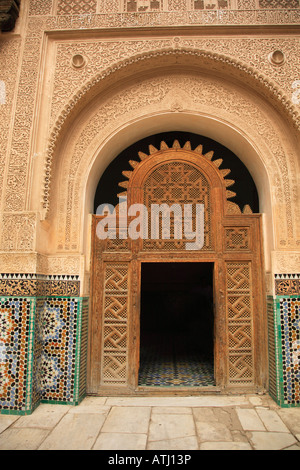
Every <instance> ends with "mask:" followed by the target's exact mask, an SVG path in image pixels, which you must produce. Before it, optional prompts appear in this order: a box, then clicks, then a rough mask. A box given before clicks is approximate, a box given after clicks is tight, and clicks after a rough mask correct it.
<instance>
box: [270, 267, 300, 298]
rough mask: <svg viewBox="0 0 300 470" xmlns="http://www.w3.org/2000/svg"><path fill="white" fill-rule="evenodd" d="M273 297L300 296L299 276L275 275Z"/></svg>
mask: <svg viewBox="0 0 300 470" xmlns="http://www.w3.org/2000/svg"><path fill="white" fill-rule="evenodd" d="M299 271H300V266H299ZM275 295H300V274H275Z"/></svg>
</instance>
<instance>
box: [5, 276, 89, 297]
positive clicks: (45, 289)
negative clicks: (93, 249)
mask: <svg viewBox="0 0 300 470" xmlns="http://www.w3.org/2000/svg"><path fill="white" fill-rule="evenodd" d="M0 295H2V296H23V297H24V296H26V297H32V296H45V295H65V296H69V295H75V296H79V295H80V286H79V276H76V275H74V276H67V275H64V276H60V275H49V276H47V275H41V274H0Z"/></svg>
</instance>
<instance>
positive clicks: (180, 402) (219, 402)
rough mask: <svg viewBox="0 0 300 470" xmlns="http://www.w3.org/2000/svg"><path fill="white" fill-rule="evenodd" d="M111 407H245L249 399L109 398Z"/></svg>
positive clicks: (218, 397)
mask: <svg viewBox="0 0 300 470" xmlns="http://www.w3.org/2000/svg"><path fill="white" fill-rule="evenodd" d="M105 404H106V405H110V406H171V407H174V406H184V407H188V408H190V407H195V406H196V407H197V406H198V407H200V406H206V407H208V406H222V407H225V406H245V405H249V401H248V399H247V398H246V397H245V396H244V395H242V396H232V397H229V396H223V395H220V396H219V395H203V396H198V397H197V396H193V397H174V396H171V397H109V398H107V401H106V402H105Z"/></svg>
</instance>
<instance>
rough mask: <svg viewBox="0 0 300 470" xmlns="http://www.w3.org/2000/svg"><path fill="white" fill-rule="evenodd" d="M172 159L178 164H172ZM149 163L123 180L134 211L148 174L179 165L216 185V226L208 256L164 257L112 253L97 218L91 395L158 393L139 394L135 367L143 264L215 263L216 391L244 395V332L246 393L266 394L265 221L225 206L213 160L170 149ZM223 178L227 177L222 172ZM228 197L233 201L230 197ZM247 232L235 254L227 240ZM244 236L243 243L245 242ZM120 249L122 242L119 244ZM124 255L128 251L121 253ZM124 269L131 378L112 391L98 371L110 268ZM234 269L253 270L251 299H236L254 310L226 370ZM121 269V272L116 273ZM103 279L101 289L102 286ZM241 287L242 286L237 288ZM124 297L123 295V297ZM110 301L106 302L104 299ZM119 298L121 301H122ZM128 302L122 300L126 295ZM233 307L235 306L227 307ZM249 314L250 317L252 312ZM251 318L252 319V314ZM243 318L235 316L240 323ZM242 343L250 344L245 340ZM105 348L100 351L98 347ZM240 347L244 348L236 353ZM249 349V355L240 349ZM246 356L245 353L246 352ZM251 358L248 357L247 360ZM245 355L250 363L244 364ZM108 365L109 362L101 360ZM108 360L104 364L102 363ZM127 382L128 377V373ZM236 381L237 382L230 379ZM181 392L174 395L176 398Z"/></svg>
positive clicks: (133, 244) (132, 250)
mask: <svg viewBox="0 0 300 470" xmlns="http://www.w3.org/2000/svg"><path fill="white" fill-rule="evenodd" d="M172 155H173V160H172ZM146 157H147V156H144V155H143V156H142V157H141V160H142V161H141V163H140V164H138V167H137V169H135V170H134V171H133V172H125V173H126V174H128V173H129V174H131V173H133V175H134V176H133V177H131V176H129V177H130V180H129V183H126V185H125V183H124V187H126V188H127V189H128V194H129V201H131V203H134V201H135V199H134V198H137V201H142V200H143V199H142V196H143V191H142V189H141V188H143V181H145V178H146V177H148V175H150V174H151V171H152V170H151V169H153V168H154V169H157V168H158V167H159V166H160V165H164V164H169V163H172V162H173V161H174V162H177V161H180V162H185V163H187V164H188V163H189V161H191V164H192V165H193V166H194V167H196V166H197V165H198V166H199V169H200V170H202V168H204V170H203V172H204V175H205V177H206V178H208V179H209V181H210V184H211V197H212V200H214V201H215V202H214V204H212V206H211V211H212V212H211V217H212V225H211V228H210V230H211V231H212V232H214V233H211V235H210V236H211V248H209V249H208V250H203V251H201V250H199V251H186V250H184V249H182V250H178V251H174V250H173V251H172V250H171V251H162V250H157V249H154V250H152V251H151V250H150V251H149V250H147V249H146V250H143V245H142V241H141V240H136V241H133V240H130V239H128V240H125V241H124V243H125V244H126V243H127V245H126V246H125V245H122V246H121V245H118V244H117V245H116V246H112V247H111V248H109V247H108V244H107V241H106V240H99V239H97V237H96V225H97V221H98V220H99V216H93V222H92V223H93V227H92V257H91V260H92V264H91V273H92V280H91V281H92V282H91V319H90V341H89V358H88V360H89V366H88V374H89V379H88V384H89V385H88V393H91V394H104V395H105V394H106V395H107V394H141V393H154V389H153V387H151V388H150V387H149V391H148V392H147V391H145V390H141V388H140V387H138V382H137V381H138V366H139V348H140V325H139V318H140V295H141V263H143V262H208V263H209V262H211V263H214V274H213V278H214V304H215V312H214V314H215V319H214V327H215V337H216V338H217V340H216V341H215V348H214V364H215V379H216V387H215V388H214V389H215V390H222V389H224V388H226V389H231V388H233V389H234V388H235V389H238V390H242V385H243V379H241V380H239V378H237V379H235V378H234V373H235V372H234V367H235V366H237V369H236V370H237V376H238V373H239V370H238V367H243V365H240V364H239V357H238V354H242V353H243V351H244V349H245V348H246V346H244V345H245V344H247V337H246V336H247V335H246V333H245V331H246V329H247V327H249V328H250V330H251V332H250V339H249V338H248V349H249V341H250V343H251V347H250V352H249V351H248V353H247V354H248V358H250V360H252V362H253V371H252V372H251V373H252V375H253V384H252V385H249V383H252V382H251V380H252V379H251V380H250V379H249V380H248V382H247V380H246V379H245V382H244V383H245V386H246V389H247V390H248V391H249V390H250V389H252V390H257V388H263V387H266V383H267V322H266V299H265V287H264V265H263V249H262V230H261V215H260V214H252V213H251V214H250V213H249V212H247V213H244V214H242V213H241V211H237V210H236V209H235V205H234V204H233V203H229V202H228V201H227V198H228V193H230V191H228V190H227V189H226V188H227V186H226V185H225V184H224V176H223V175H224V173H221V172H219V170H218V166H219V164H214V163H213V162H211V161H210V159H211V156H209V157H206V156H203V155H202V154H200V152H198V154H196V153H195V152H193V151H191V150H189V149H188V148H185V149H178V146H176V149H175V150H174V152H173V151H172V149H168V150H167V151H166V152H165V153H164V152H163V151H162V152H161V153H160V152H157V151H156V152H154V155H151V156H150V158H148V157H147V158H146ZM222 171H223V172H225V176H226V174H227V173H226V171H227V170H222ZM229 196H230V197H231V195H229ZM230 231H231V232H232V233H234V232H238V231H240V233H241V232H242V231H244V232H245V233H247V234H248V235H247V236H248V239H247V240H246V245H245V246H242V247H237V248H235V247H234V246H231V245H230V243H229V242H230V240H229V242H228V239H227V238H226V237H227V236H228V233H229V232H230ZM245 236H246V235H245ZM122 243H123V242H122ZM124 247H125V248H124ZM117 265H122V266H123V267H126V269H127V280H126V283H127V284H126V286H127V287H126V289H127V291H126V292H127V307H126V308H127V312H128V319H127V320H126V321H127V324H126V325H127V326H126V328H127V333H126V335H127V350H126V354H127V356H126V357H127V363H126V368H127V369H126V371H127V372H126V373H127V376H126V377H127V378H126V379H122V380H123V381H121V382H122V384H119V385H118V386H114V385H108V384H109V380H108V381H107V382H105V381H104V382H101V373H100V370H99V368H101V364H102V366H103V364H104V362H101V360H102V359H101V354H104V352H103V353H102V352H101V351H102V347H103V344H104V339H103V338H102V332H103V330H104V326H105V325H104V323H103V318H104V320H105V314H104V310H105V305H104V301H105V293H104V289H105V277H104V276H105V273H104V271H105V270H107V269H108V267H109V266H115V267H116V266H117ZM231 265H232V266H234V267H235V268H236V273H237V274H238V272H239V266H241V269H246V270H247V269H248V270H249V276H250V278H249V288H248V290H247V295H246V294H245V293H243V291H241V292H242V293H241V294H238V293H236V294H235V296H237V297H238V296H240V297H238V301H239V300H240V299H242V298H245V299H246V300H245V301H247V302H248V303H249V302H250V303H251V305H250V307H249V309H250V311H251V314H250V319H249V321H248V326H247V325H246V326H245V330H244V331H242V328H241V327H240V325H241V322H240V323H239V321H240V319H239V318H237V320H236V321H237V324H236V328H237V330H238V329H239V328H240V332H241V350H242V353H241V352H239V353H238V352H236V354H235V355H234V352H235V351H234V350H233V353H232V357H235V356H236V358H237V360H236V364H235V363H234V360H232V363H229V362H230V361H229V349H230V348H229V344H230V342H231V341H236V343H237V344H238V342H239V338H232V333H231V332H230V331H229V326H228V325H229V320H230V318H229V317H230V315H232V311H233V310H234V309H235V308H237V309H238V308H239V307H240V306H239V305H234V303H233V304H232V305H231V306H230V305H229V304H230V301H231V300H232V298H234V295H233V294H230V292H229V290H230V289H229V287H228V285H227V284H228V282H229V281H228V279H229V274H228V273H229V267H230V266H231ZM119 267H120V266H119ZM99 279H101V283H100V284H99V282H100V281H99ZM237 284H238V283H237ZM123 294H124V292H123V293H122V295H123ZM107 295H108V294H107ZM118 295H119V294H118ZM124 295H125V294H124ZM230 295H231V297H230ZM230 299H231V300H230ZM242 308H244V306H243V307H242ZM249 309H248V310H249ZM248 314H249V312H248ZM237 317H238V315H237ZM230 321H231V323H232V322H233V323H232V324H231V325H230V328H232V329H234V328H235V325H234V321H235V320H232V319H231V320H230ZM243 335H244V336H245V338H244V337H243ZM101 341H102V344H101ZM238 346H239V345H238ZM243 348H244V349H243ZM246 349H247V348H246ZM247 354H246V355H247ZM246 355H245V357H246ZM103 357H104V356H103ZM241 357H242V356H241ZM103 360H104V359H103ZM123 374H124V371H123ZM232 374H233V375H232ZM162 389H163V387H160V392H163V390H162ZM192 389H193V387H187V388H186V389H184V387H183V388H181V391H182V393H183V394H184V393H191V392H192ZM204 389H205V387H195V393H199V391H200V390H204ZM177 391H178V388H177V389H176V392H177Z"/></svg>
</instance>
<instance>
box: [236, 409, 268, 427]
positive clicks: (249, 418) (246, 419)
mask: <svg viewBox="0 0 300 470" xmlns="http://www.w3.org/2000/svg"><path fill="white" fill-rule="evenodd" d="M236 412H237V415H238V418H239V420H240V422H241V425H242V427H243V429H244V430H245V431H265V430H266V429H265V427H264V425H263V423H262V421H261V419H260V418H259V416H258V414H257V413H256V411H255V410H252V409H247V408H238V409H237V410H236Z"/></svg>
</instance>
